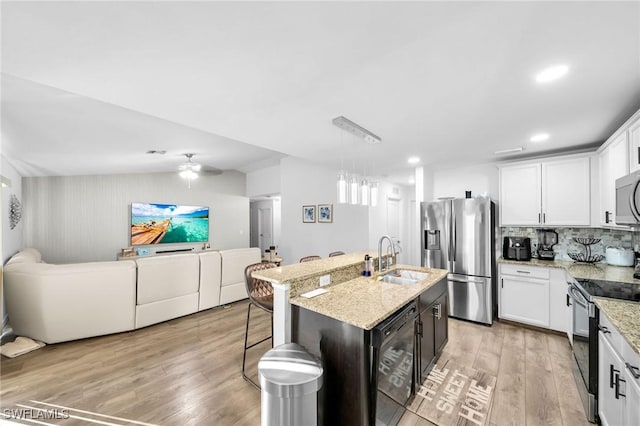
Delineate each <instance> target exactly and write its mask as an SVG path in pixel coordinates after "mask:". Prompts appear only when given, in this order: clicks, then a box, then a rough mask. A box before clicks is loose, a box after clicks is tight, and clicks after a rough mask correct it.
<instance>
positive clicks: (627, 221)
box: [616, 171, 640, 226]
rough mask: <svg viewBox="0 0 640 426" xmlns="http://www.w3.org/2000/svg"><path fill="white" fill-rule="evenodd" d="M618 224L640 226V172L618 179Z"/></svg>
mask: <svg viewBox="0 0 640 426" xmlns="http://www.w3.org/2000/svg"><path fill="white" fill-rule="evenodd" d="M616 224H617V225H631V226H640V171H637V172H633V173H631V174H630V175H627V176H624V177H621V178H620V179H616Z"/></svg>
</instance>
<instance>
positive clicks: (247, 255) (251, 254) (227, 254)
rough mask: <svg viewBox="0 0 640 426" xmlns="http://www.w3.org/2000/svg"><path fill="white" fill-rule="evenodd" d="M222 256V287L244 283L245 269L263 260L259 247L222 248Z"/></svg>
mask: <svg viewBox="0 0 640 426" xmlns="http://www.w3.org/2000/svg"><path fill="white" fill-rule="evenodd" d="M220 256H221V257H222V282H221V286H222V287H225V286H229V285H237V284H239V283H244V269H245V268H246V267H247V266H249V265H252V264H254V263H258V262H260V261H261V260H262V258H261V257H260V249H259V248H257V247H252V248H244V249H232V250H222V251H220ZM243 285H244V284H243ZM245 297H247V296H245Z"/></svg>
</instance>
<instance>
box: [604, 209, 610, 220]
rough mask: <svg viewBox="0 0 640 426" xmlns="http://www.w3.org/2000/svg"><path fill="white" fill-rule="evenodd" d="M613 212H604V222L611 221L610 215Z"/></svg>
mask: <svg viewBox="0 0 640 426" xmlns="http://www.w3.org/2000/svg"><path fill="white" fill-rule="evenodd" d="M610 214H611V212H608V211H607V212H604V223H609V215H610Z"/></svg>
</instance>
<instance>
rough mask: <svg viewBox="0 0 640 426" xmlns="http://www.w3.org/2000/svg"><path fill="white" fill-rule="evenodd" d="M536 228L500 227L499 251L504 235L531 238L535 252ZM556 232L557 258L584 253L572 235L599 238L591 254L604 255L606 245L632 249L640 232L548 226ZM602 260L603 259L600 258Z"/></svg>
mask: <svg viewBox="0 0 640 426" xmlns="http://www.w3.org/2000/svg"><path fill="white" fill-rule="evenodd" d="M537 229H538V228H522V227H504V228H500V233H501V235H500V239H499V241H500V253H502V239H503V237H505V236H515V237H529V238H531V251H532V252H533V254H534V255H535V254H536V253H537V246H538V235H537V233H536V231H537ZM549 229H553V230H554V231H556V232H557V233H558V244H556V245H555V246H553V251H554V252H555V253H556V259H558V260H571V258H570V257H569V256H568V255H567V252H572V253H573V252H576V253H584V246H583V245H582V244H578V243H576V242H575V241H573V238H574V237H581V238H599V239H600V240H601V241H600V242H598V243H596V244H593V245H592V246H591V253H592V254H601V255H603V256H604V254H605V249H606V248H607V246H613V247H622V248H630V249H633V248H635V247H636V246H638V245H640V232H636V231H622V230H618V229H601V228H549ZM602 261H603V262H604V260H602Z"/></svg>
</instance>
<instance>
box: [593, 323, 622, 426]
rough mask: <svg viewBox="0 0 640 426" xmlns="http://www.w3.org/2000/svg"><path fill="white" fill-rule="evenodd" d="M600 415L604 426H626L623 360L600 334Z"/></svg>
mask: <svg viewBox="0 0 640 426" xmlns="http://www.w3.org/2000/svg"><path fill="white" fill-rule="evenodd" d="M598 346H599V347H598V415H599V416H600V422H601V423H602V425H603V426H609V425H611V426H621V425H623V424H624V420H623V416H624V409H625V400H624V396H623V395H624V390H623V389H621V387H623V385H624V382H621V381H620V378H621V377H620V374H624V368H625V367H624V364H623V362H622V358H620V356H619V355H618V353H617V352H616V351H615V350H614V349H613V347H612V346H611V343H609V341H608V340H607V339H606V338H605V337H604V333H603V332H599V333H598ZM623 380H624V379H623Z"/></svg>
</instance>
